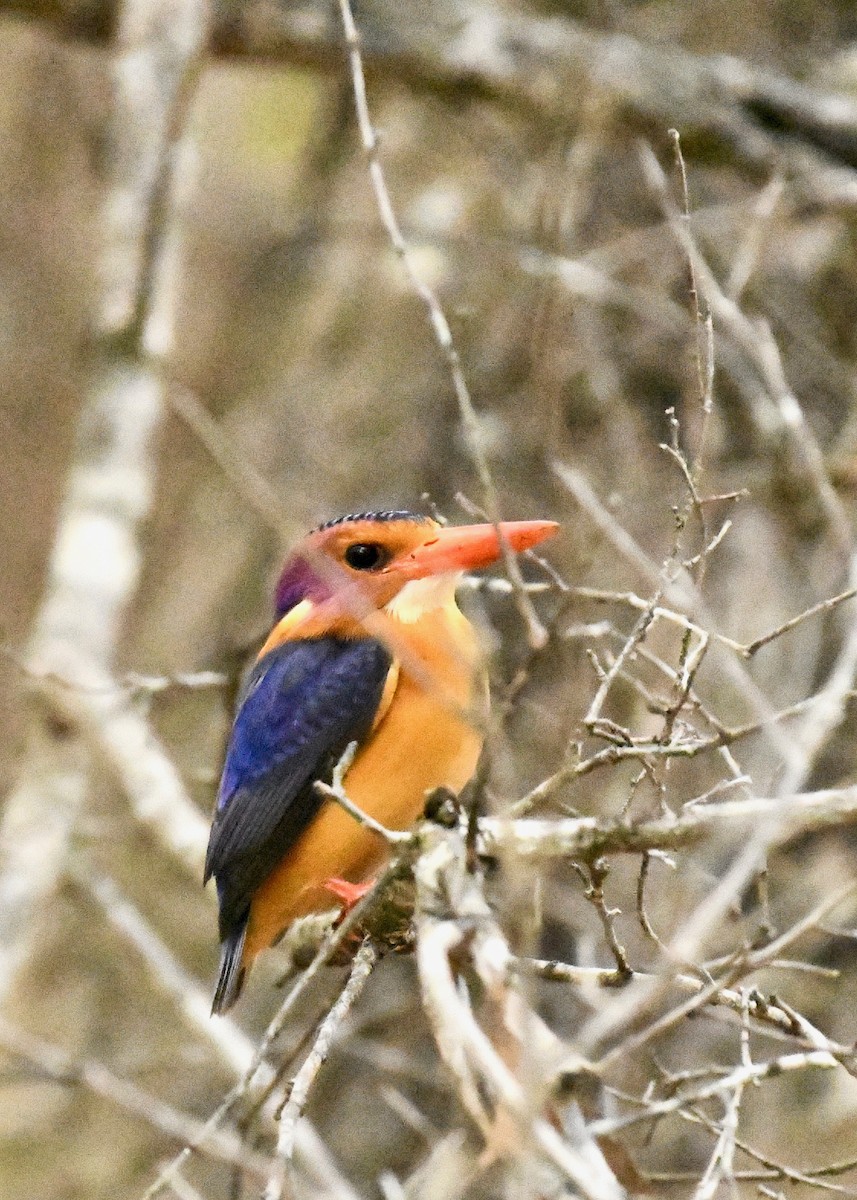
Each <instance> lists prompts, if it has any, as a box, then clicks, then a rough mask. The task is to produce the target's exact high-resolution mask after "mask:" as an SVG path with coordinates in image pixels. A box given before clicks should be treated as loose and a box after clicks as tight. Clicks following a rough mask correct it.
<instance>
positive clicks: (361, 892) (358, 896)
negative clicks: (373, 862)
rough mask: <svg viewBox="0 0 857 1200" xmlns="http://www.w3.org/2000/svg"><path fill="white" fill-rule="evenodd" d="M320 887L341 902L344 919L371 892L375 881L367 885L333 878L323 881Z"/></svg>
mask: <svg viewBox="0 0 857 1200" xmlns="http://www.w3.org/2000/svg"><path fill="white" fill-rule="evenodd" d="M321 886H322V887H323V888H324V890H325V891H327V892H330V893H331V894H332V895H334V896H335V897H336V898H337V900H339V901H341V903H342V916H343V917H344V916H347V915H348V913H350V912H351V910H352V908H354V907H355V906H356V905H358V904H359V903H360V901H361V900H362V899H363V897H364V896H366V895H368V893H369V892H371V891H372V888H373V887H374V886H375V880H374V879H370V880H369V882H368V883H349V882H348V880H347V879H337V878H336V876H334V877H332V878H331V879H325V881H324V883H323V884H322V885H321Z"/></svg>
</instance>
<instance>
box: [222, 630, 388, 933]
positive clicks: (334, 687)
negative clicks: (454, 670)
mask: <svg viewBox="0 0 857 1200" xmlns="http://www.w3.org/2000/svg"><path fill="white" fill-rule="evenodd" d="M391 664H392V660H391V656H390V654H389V652H388V651H387V650H386V649H385V647H384V646H383V645H382V644H381V643H380V642H378V641H375V640H374V639H373V638H360V639H353V640H346V639H343V638H336V637H319V638H307V639H303V640H295V641H287V642H283V643H281V644H280V645H279V646H276V647H275V648H274V649H273V650H271V651H270V652H269V653H268V654H266V655H265V656H264V657H263V658H262V659H260V660H259V662H258V663H257V664H256V666H255V667H254V668H253V671H252V672H251V674H250V676H249V678H248V680H247V684H246V686H245V688H244V691H243V695H242V697H241V700H240V702H239V707H238V712H237V715H236V717H235V724H234V726H233V729H232V735H231V737H230V741H229V746H228V749H227V752H226V763H225V765H224V768H223V777H222V779H221V783H220V791H219V794H218V798H217V809H216V811H215V816H214V823H213V825H212V829H211V837H210V840H209V843H208V853H207V855H206V863H205V879H206V880H208V879H209V877H210V876H212V875H214V876H215V877H216V880H217V891H218V896H219V899H220V934H221V938H223V937H226V936H227V935H228V934H229V933H231V932H232V931H233V930H234V929H235V928H236V926H238V925H239V924H241V923H242V922H243V921H244V919H245V918H246V915H247V910H248V908H249V905H250V901H251V900H252V898H253V895H254V893H255V892H256V890H257V889H258V888H259V887H260V885H261V884H262V883H264V881H265V879H266V878H267V877H268V875H269V874H270V873H271V871H272V870H273V869H274V867H275V866H277V864H278V863H279V862H281V861H282V859H283V858H284V857H285V855H286V854H287V853H288V851H289V849H290V848H291V846H293V845H294V843H295V842H296V841H297V839H298V838H299V837H300V835H301V834H302V833H303V832H304V830H305V829H306V828H307V826H308V825H309V824H310V822H311V821H312V819H313V817H314V816H315V814H316V813H317V811H318V809H319V807H320V806H321V803H322V799H321V798H320V797H319V796H318V795H317V794H316V792H315V789H314V787H313V784H314V783H315V781H316V780H317V779H320V778H324V777H325V776H327V777H328V778H329V776H330V773H331V771H332V769H333V767H334V766H335V765H336V763H337V761H338V759H339V758H340V756H341V755H342V753H343V751H344V750H345V748H346V746H347V745H348V744H349V742H352V741H357V742H360V741H362V740H363V739H364V738H365V737H366V735H367V734H368V733H369V731H370V730H371V728H372V724H373V722H374V720H375V716H376V714H377V712H378V709H379V706H380V703H381V697H382V694H383V691H384V684H385V682H386V679H387V674H388V672H389V670H390V667H391Z"/></svg>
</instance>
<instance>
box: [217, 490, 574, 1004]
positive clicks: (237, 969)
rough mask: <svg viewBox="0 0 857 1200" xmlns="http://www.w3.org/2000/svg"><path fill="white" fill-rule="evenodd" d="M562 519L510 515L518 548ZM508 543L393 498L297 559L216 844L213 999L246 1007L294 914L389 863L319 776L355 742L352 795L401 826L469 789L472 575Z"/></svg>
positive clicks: (233, 746)
mask: <svg viewBox="0 0 857 1200" xmlns="http://www.w3.org/2000/svg"><path fill="white" fill-rule="evenodd" d="M557 528H558V527H557V525H556V523H555V522H553V521H508V522H502V523H501V524H500V526H499V529H500V534H501V536H502V539H503V540H504V541H505V542H506V544H507V545H508V547H509V548H510V549H511V550H514V551H520V550H526V549H528V548H529V547H531V546H535V545H536V544H537V543H538V542H541V541H542V540H543V539H544V538H547V537H549V536H550V535H551V534H553V533H555V532H556V529H557ZM501 553H502V547H501V541H500V537H498V533H497V527H495V526H494V525H489V524H485V525H466V526H457V527H443V526H441V525H439V524H438V523H437V522H436V521H434V520H432V519H431V518H429V517H425V516H421V515H419V514H417V513H411V512H375V513H360V514H358V515H355V516H348V517H340V518H339V519H337V520H335V521H328V522H327V524H325V525H322V526H320V527H319V528H318V529H316V530H314V531H313V532H312V533H310V534H309V535H308V536H307V537H306V538H305V539H304V540H303V541H302V542H301V543H300V544H299V545H298V546H297V547H296V548H295V550H294V551H293V553H292V554H291V556H290V557H289V559H288V560H287V562H286V564H285V567H284V568H283V571H282V574H281V575H280V579H279V583H278V585H277V591H276V617H277V621H276V624H275V625H274V627H273V629H272V630H271V633H270V635H269V637H268V639H267V641H266V642H265V644H264V645H263V646H262V649H261V651H260V652H259V655H258V657H257V659H256V662H255V664H254V666H253V669H252V671H251V672H250V674H249V677H248V679H247V681H246V684H245V686H244V688H243V692H242V695H241V697H240V699H239V705H238V711H237V714H236V717H235V723H234V725H233V728H232V734H231V737H230V740H229V746H228V749H227V753H226V762H225V765H224V768H223V777H222V779H221V783H220V790H219V793H218V798H217V808H216V811H215V815H214V822H213V825H212V829H211V838H210V840H209V845H208V855H207V858H206V866H205V879H206V880H208V879H209V877H210V876H212V875H213V876H214V877H215V880H216V882H217V894H218V899H219V902H220V939H221V943H222V957H221V962H220V976H219V979H218V982H217V988H216V991H215V995H214V1004H213V1008H212V1011H213V1012H215V1013H221V1012H225V1011H226V1010H227V1009H228V1008H230V1007H231V1005H232V1004H234V1002H235V1001H236V999H237V998H238V995H239V993H240V991H241V986H242V983H243V981H244V978H245V975H246V972H247V970H248V968H249V967H250V965H251V964H252V962H253V960H254V959H255V958H256V956H257V954H259V952H260V951H261V950H264V949H265V948H266V947H268V946H270V945H271V944H272V943H273V942H275V941H276V939H277V938H278V937H279V936H280V934H281V933H282V932H283V930H284V929H285V928H286V926H287V925H288V924H289V922H290V921H292V920H293V919H294V918H295V917H298V916H302V915H304V914H306V913H309V912H316V911H320V910H323V909H325V908H327V907H330V903H331V901H330V891H331V890H334V891H335V890H336V888H335V887H333V888H328V887H327V886H326V884H327V883H328V881H334V882H336V881H339V880H343V879H344V880H347V881H352V882H357V881H359V880H362V879H365V878H366V877H367V875H369V874H370V873H371V872H372V871H373V870H375V869H377V867H378V866H379V864H380V862H381V861H383V846H382V845H381V840H380V839H379V838H378V837H377V835H375V834H374V833H372V832H371V831H370V830H369V829H368V828H367V827H366V826H364V825H361V824H360V823H359V822H358V821H357V820H356V819H355V818H354V817H352V816H350V815H349V814H348V813H347V812H345V811H344V809H342V808H341V807H340V806H339V805H337V804H335V803H331V802H330V801H326V800H325V799H324V798H323V797H322V796H321V795H319V793H318V790H317V789H316V788H315V786H314V785H315V783H316V782H317V781H319V780H323V781H329V780H330V778H331V773H332V770H333V768H334V767H335V766H336V764H337V762H338V761H339V759H340V758H341V756H342V754H343V752H344V751H345V749H346V748H347V747H348V745H349V744H350V743H351V742H356V743H357V745H358V750H357V753H356V755H355V757H354V759H353V761H352V763H351V765H350V767H349V768H348V770H347V772H346V774H345V776H344V780H343V782H344V785H345V790H346V792H347V795H348V796H349V798H350V799H351V800H352V801H353V802H354V804H356V805H357V807H358V808H360V809H362V810H363V812H365V813H368V814H369V815H370V816H372V817H374V818H375V819H376V820H377V821H380V822H381V823H382V824H383V825H385V826H386V827H387V828H389V829H397V830H402V829H408V828H410V826H411V825H413V824H414V822H415V821H416V820H417V818H418V817H419V816H420V814H421V812H422V810H423V805H424V802H425V797H426V793H427V792H428V791H430V790H432V789H434V788H437V787H441V786H446V787H448V788H450V789H452V790H453V791H454V792H458V791H460V789H461V788H462V787H463V786H464V785H465V784H466V783H467V781H468V780H469V779H470V778H471V776H472V775H473V772H474V770H475V769H476V763H477V759H478V758H479V754H480V751H481V748H482V733H481V726H482V720H481V718H480V709H483V714H484V708H483V706H484V702H485V697H486V686H485V676H484V671H483V667H482V663H481V660H480V654H479V647H478V642H477V638H476V633H475V630H474V629H473V627H472V626H471V625H470V623H469V622H468V621H467V620H466V619H465V617H464V616H463V615H462V613H461V611H460V610H459V608H458V606H457V604H456V602H455V589H456V585H457V583H458V581H459V580H460V578H461V575H462V573H463V572H464V571H468V570H474V569H477V568H479V567H484V566H487V565H489V564H490V563H492V562H494V561H495V560H496V559H498V558H499V557H500V555H501Z"/></svg>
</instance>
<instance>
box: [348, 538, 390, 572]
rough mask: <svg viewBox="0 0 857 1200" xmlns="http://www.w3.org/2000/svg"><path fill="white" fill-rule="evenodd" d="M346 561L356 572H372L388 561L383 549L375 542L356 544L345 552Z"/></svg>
mask: <svg viewBox="0 0 857 1200" xmlns="http://www.w3.org/2000/svg"><path fill="white" fill-rule="evenodd" d="M345 561H346V562H347V563H348V565H349V567H353V568H354V570H355V571H371V570H373V569H374V568H375V567H381V566H383V565H384V563H385V562H386V561H387V555H386V554H385V552H384V549H383V547H381V546H379V545H377V544H376V543H375V542H355V543H354V545H353V546H349V547H348V549H347V550H346V551H345Z"/></svg>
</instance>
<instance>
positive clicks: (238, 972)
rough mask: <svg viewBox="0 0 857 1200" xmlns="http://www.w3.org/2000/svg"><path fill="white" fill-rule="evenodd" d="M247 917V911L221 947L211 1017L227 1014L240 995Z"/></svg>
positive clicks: (242, 980) (242, 981)
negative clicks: (218, 972)
mask: <svg viewBox="0 0 857 1200" xmlns="http://www.w3.org/2000/svg"><path fill="white" fill-rule="evenodd" d="M249 917H250V913H249V910H248V912H247V913H246V914H245V915H244V917H243V918H242V920H241V922H240V924H239V925H237V926H236V928H235V929H233V930H232V932H231V933H229V934H227V935H226V938H225V939H224V941H223V945H222V946H221V949H220V974H219V975H218V977H217V987H216V988H215V989H214V1000H213V1001H212V1004H211V1015H212V1016H215V1015H217V1014H219V1013H225V1012H227V1011H228V1010H229V1009H230V1008H231V1007H232V1005H233V1004H234V1003H235V1001H236V1000H237V999H238V997H239V996H240V995H241V988H242V986H243V984H244V974H245V968H244V966H243V965H242V962H241V959H242V957H243V954H244V939H245V938H246V936H247V921H248V920H249Z"/></svg>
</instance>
